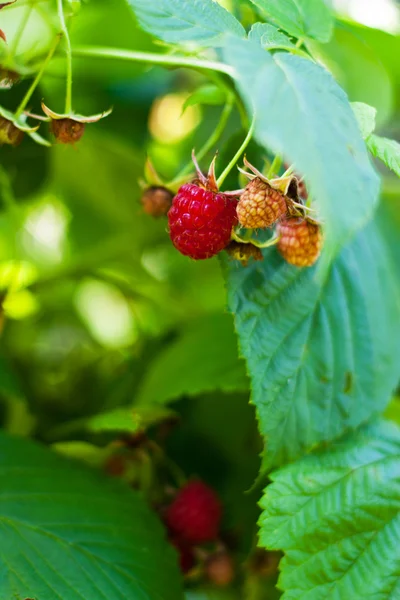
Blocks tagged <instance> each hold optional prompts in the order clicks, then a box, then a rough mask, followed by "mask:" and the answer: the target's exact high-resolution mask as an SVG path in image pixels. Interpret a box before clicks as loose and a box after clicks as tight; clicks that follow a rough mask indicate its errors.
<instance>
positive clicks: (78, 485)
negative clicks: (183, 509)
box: [0, 434, 182, 600]
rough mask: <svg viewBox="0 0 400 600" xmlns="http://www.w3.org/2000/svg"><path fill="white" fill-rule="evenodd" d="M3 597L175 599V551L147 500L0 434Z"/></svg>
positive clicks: (0, 581)
mask: <svg viewBox="0 0 400 600" xmlns="http://www.w3.org/2000/svg"><path fill="white" fill-rule="evenodd" d="M0 526H1V545H0V589H1V597H2V598H4V600H5V599H6V598H7V599H10V600H11V598H28V597H29V598H37V599H38V600H56V599H61V598H62V599H63V600H89V599H92V598H93V599H94V598H96V599H98V600H102V599H104V600H106V599H107V600H126V599H127V598H132V599H133V598H135V599H137V600H139V599H140V600H167V599H170V600H177V599H179V598H182V590H181V585H180V577H179V573H178V568H177V564H176V559H175V557H174V554H173V551H172V549H171V548H170V547H169V546H168V545H167V543H166V541H165V540H164V536H163V532H162V528H161V526H160V524H159V523H158V522H157V520H156V518H155V517H154V515H152V513H151V512H150V510H149V509H148V508H147V507H146V505H145V503H144V501H143V500H142V499H141V498H140V497H139V496H138V495H137V494H134V493H133V492H131V491H130V490H129V489H128V488H125V487H124V486H123V485H122V484H118V483H116V482H114V481H113V480H108V479H105V478H103V477H102V476H100V474H98V473H97V472H95V471H90V470H88V469H84V468H82V467H79V466H78V465H76V464H75V463H73V462H69V461H67V460H65V459H63V458H60V457H59V456H57V455H55V454H53V453H52V452H50V451H49V450H47V449H45V448H41V447H39V446H37V445H35V444H33V443H31V442H27V441H23V440H19V439H16V438H11V437H8V436H6V435H4V434H2V435H1V436H0Z"/></svg>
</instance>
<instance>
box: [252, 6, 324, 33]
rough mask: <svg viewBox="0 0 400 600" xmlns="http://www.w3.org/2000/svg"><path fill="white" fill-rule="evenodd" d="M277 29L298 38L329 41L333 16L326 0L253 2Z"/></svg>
mask: <svg viewBox="0 0 400 600" xmlns="http://www.w3.org/2000/svg"><path fill="white" fill-rule="evenodd" d="M251 1H252V2H253V4H255V5H256V6H257V7H258V8H259V9H260V10H261V12H262V13H264V14H266V15H267V16H268V17H269V18H270V19H271V21H273V23H275V25H277V27H280V28H281V29H283V30H284V31H287V32H288V33H289V34H290V35H294V36H295V37H297V38H313V39H315V40H318V41H320V42H327V41H329V39H330V37H331V35H332V32H333V15H332V13H331V11H330V10H329V9H328V7H327V6H326V4H325V2H324V0H251Z"/></svg>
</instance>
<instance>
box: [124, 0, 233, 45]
mask: <svg viewBox="0 0 400 600" xmlns="http://www.w3.org/2000/svg"><path fill="white" fill-rule="evenodd" d="M127 1H128V4H129V5H130V6H131V8H132V10H133V11H134V13H135V15H136V16H137V18H138V20H139V23H140V25H141V26H142V27H143V29H145V30H146V31H148V32H149V33H151V34H153V35H155V36H156V37H158V38H160V39H161V40H164V41H165V42H169V43H171V44H181V43H184V42H195V43H197V44H199V45H200V46H218V45H222V43H223V39H224V37H225V35H226V34H227V33H232V34H234V35H236V36H238V37H244V36H245V30H244V28H243V27H242V25H241V24H240V23H239V21H237V20H236V19H235V18H234V17H233V15H231V14H230V13H229V12H228V11H227V10H225V9H224V8H223V7H222V6H220V5H219V4H218V3H217V2H213V0H192V1H191V2H182V1H181V0H158V1H157V2H148V0H127Z"/></svg>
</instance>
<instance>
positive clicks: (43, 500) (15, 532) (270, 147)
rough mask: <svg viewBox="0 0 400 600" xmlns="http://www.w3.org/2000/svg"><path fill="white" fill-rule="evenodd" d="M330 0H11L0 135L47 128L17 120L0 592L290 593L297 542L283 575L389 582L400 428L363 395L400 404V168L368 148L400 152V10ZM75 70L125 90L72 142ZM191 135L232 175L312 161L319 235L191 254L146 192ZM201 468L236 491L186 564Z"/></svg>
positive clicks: (181, 177) (97, 104)
mask: <svg viewBox="0 0 400 600" xmlns="http://www.w3.org/2000/svg"><path fill="white" fill-rule="evenodd" d="M330 4H331V3H330V2H328V1H326V2H325V1H324V0H253V1H252V2H248V0H217V1H215V0H191V1H188V0H160V1H150V0H115V2H111V3H110V2H109V0H96V1H92V2H89V1H82V2H80V1H79V0H58V2H54V1H52V2H50V0H41V2H36V1H35V0H17V1H16V2H15V3H11V4H9V5H7V6H4V7H2V5H1V3H0V7H2V8H4V10H1V32H2V36H3V32H4V35H5V36H6V38H7V42H4V40H3V39H0V63H1V64H0V87H3V88H4V89H3V91H2V98H1V104H2V106H1V107H0V117H1V116H2V119H3V120H2V121H1V123H0V126H2V127H3V129H2V131H3V138H4V136H6V134H7V127H8V124H7V119H8V120H11V121H12V122H14V123H16V125H17V126H18V127H20V128H21V129H24V130H26V129H28V128H35V130H30V131H26V134H27V135H25V137H24V140H23V141H22V143H21V146H20V147H18V148H11V147H9V146H4V147H2V148H1V165H2V166H1V169H0V212H1V214H0V233H1V235H0V258H1V263H0V284H1V285H0V287H1V289H0V336H1V345H2V349H1V355H0V422H1V426H2V428H3V430H4V431H5V433H1V434H0V467H1V468H0V478H1V481H0V504H1V506H0V523H1V525H2V538H1V544H0V596H1V599H2V600H3V597H4V600H11V599H15V600H17V599H18V600H22V599H25V598H35V600H53V599H54V598H61V597H62V598H63V600H79V599H81V600H82V599H83V598H85V600H94V599H95V598H96V600H97V598H99V599H101V598H104V599H106V598H107V600H113V599H115V600H119V599H121V600H122V598H127V599H131V598H135V600H136V599H138V600H139V599H140V600H161V599H162V600H169V599H171V600H178V599H179V598H183V597H186V598H187V599H188V600H189V599H190V600H206V599H207V600H208V599H209V600H211V599H213V600H243V599H245V600H272V599H275V598H278V597H279V596H280V591H279V589H277V586H276V583H277V578H278V562H279V560H280V557H281V552H280V551H281V550H282V551H283V552H284V553H285V557H284V558H283V561H282V563H281V567H282V569H281V573H282V574H281V577H280V582H279V585H280V587H281V588H282V590H283V595H284V596H283V597H284V598H285V599H287V600H289V599H290V600H300V599H305V598H307V599H310V600H322V599H325V598H328V597H329V598H333V599H334V600H335V599H337V600H341V599H342V598H343V599H345V600H358V599H360V600H361V599H362V598H364V597H365V598H371V599H372V598H374V600H389V599H392V598H397V597H398V596H399V594H400V588H399V575H400V573H399V567H398V565H399V561H400V556H399V550H398V537H399V525H398V514H399V508H400V506H399V497H400V479H399V472H400V464H399V455H400V448H399V445H400V433H399V430H398V429H396V427H395V426H392V425H390V424H389V423H387V422H383V421H382V422H378V424H375V425H374V424H371V423H373V422H374V421H373V419H375V418H376V417H377V415H380V414H384V416H385V418H388V419H392V420H393V421H394V422H397V423H398V422H399V414H400V411H399V402H398V395H399V391H398V389H396V384H398V380H399V373H400V369H399V367H398V356H399V355H400V352H399V351H400V341H399V340H400V301H399V282H400V269H399V267H398V264H400V255H399V249H398V248H399V244H398V234H399V229H400V211H399V208H398V207H399V204H398V197H399V194H400V183H399V180H398V179H397V178H396V177H393V176H392V175H391V174H390V173H389V172H388V171H387V170H386V169H380V170H379V173H380V177H379V178H378V176H377V173H376V172H375V171H374V169H373V167H372V161H371V158H372V157H371V156H370V155H369V154H371V155H373V156H374V157H376V158H379V159H381V160H382V161H383V162H384V163H385V164H386V165H387V166H388V167H389V168H391V169H392V170H393V171H394V172H395V173H397V174H398V175H399V174H400V166H399V165H400V151H399V148H400V144H399V143H398V141H395V140H390V139H389V137H390V136H393V137H396V134H397V129H398V127H397V124H398V116H399V111H400V104H399V100H398V98H399V97H400V94H399V93H398V92H399V90H400V67H399V61H398V55H399V48H400V37H399V36H398V35H390V34H388V33H386V32H383V31H378V30H375V29H372V28H368V27H365V26H361V25H360V24H357V23H354V22H350V21H348V20H346V21H344V20H341V16H340V15H338V14H334V13H333V11H332V10H331V8H330V7H329V5H330ZM229 11H231V12H229ZM64 19H65V21H66V23H65V24H64ZM259 20H265V21H266V22H257V21H259ZM61 30H62V32H63V33H62V37H61V38H60V37H59V36H60V33H59V32H60V31H61ZM67 30H68V31H67ZM67 34H70V41H71V54H70V52H69V50H70V44H69V40H68V37H69V36H68V35H67ZM149 34H150V35H149ZM62 38H64V39H62ZM157 38H158V39H157ZM246 38H248V39H246ZM58 43H59V44H60V45H59V46H57V45H58ZM56 46H57V51H56V52H55V53H54V55H52V54H51V52H49V51H50V50H52V49H55V48H56ZM46 57H47V58H46ZM70 66H71V67H72V79H73V87H72V89H71V87H70V86H69V85H67V86H66V79H67V81H70V80H71V78H70V77H68V78H66V77H65V75H66V73H70V70H69V68H70ZM10 71H11V74H10ZM14 72H15V74H18V77H19V79H20V83H19V85H14V86H12V83H13V81H14V80H15V79H16V75H15V76H13V73H14ZM66 87H67V90H66ZM342 88H343V89H342ZM71 96H72V100H73V102H72V104H73V106H72V109H73V111H74V114H87V115H95V114H98V113H100V112H101V111H103V110H105V109H107V108H108V107H110V106H113V107H114V110H113V112H112V114H110V116H109V117H108V118H107V119H105V120H104V121H103V120H102V121H100V122H98V123H87V126H86V130H85V132H84V135H83V137H82V139H81V140H79V142H77V143H76V144H75V145H73V146H69V147H68V146H65V145H62V144H55V143H54V135H53V133H52V126H51V124H49V123H45V124H43V123H42V122H41V120H40V114H39V113H40V111H41V99H42V98H44V99H45V102H46V106H48V107H49V109H50V111H52V112H54V111H58V113H57V114H64V113H65V112H68V113H69V112H70V111H69V109H68V110H67V111H66V110H64V108H63V107H64V106H65V105H69V98H70V97H71ZM66 100H67V102H66ZM16 107H20V108H19V109H18V108H16ZM372 107H376V110H375V108H372ZM24 108H26V109H28V111H29V114H24V112H23V109H24ZM50 114H51V113H50ZM15 115H19V116H17V117H16V116H15ZM38 116H39V119H37V117H38ZM4 119H5V120H6V121H5V122H4ZM38 125H39V126H40V130H39V133H37V132H36V127H37V126H38ZM375 130H376V133H375ZM43 132H44V133H43ZM42 134H43V136H44V137H38V136H41V135H42ZM380 136H388V137H380ZM4 139H5V141H9V140H7V139H6V138H4ZM244 140H245V141H244ZM50 142H51V144H52V146H51V147H50V148H49V147H48V145H49V144H50ZM38 143H39V144H41V145H40V146H39V145H38ZM43 144H44V145H43ZM193 148H195V149H196V155H197V156H198V158H199V163H200V169H201V170H203V171H204V172H206V171H207V169H208V167H209V164H210V162H211V160H212V157H213V156H215V154H216V153H218V161H217V163H216V167H217V172H218V175H219V176H220V179H219V184H220V188H221V190H223V191H227V190H239V189H242V188H243V187H244V186H245V185H246V183H247V179H246V177H245V176H244V175H243V174H242V173H239V172H238V171H237V169H236V167H237V166H239V167H241V166H242V158H243V156H244V155H245V154H246V155H247V158H248V160H249V161H250V162H251V163H252V164H254V165H255V166H256V167H257V169H259V170H260V171H262V172H263V174H267V173H269V175H271V174H276V175H282V174H283V172H284V171H285V169H286V168H287V167H289V168H290V169H291V170H292V171H293V173H295V174H296V176H297V177H298V178H302V177H304V184H305V186H301V188H302V193H301V196H302V198H305V197H306V194H303V192H305V191H308V199H307V209H304V210H308V209H311V210H312V211H314V212H310V213H309V214H310V215H312V216H313V217H315V219H316V220H317V221H319V222H320V223H321V227H322V232H323V236H324V248H323V253H322V256H321V259H320V260H319V262H318V263H317V264H316V265H315V266H314V267H312V268H309V269H306V268H304V269H299V268H295V267H293V266H290V265H289V264H287V263H286V262H284V260H283V259H282V258H281V257H280V255H279V252H278V251H277V250H276V249H275V248H269V249H268V250H267V249H264V250H263V261H260V260H257V261H253V259H250V260H249V263H248V265H246V266H243V265H242V264H240V262H238V261H236V260H234V259H233V258H232V255H229V258H228V255H227V254H225V253H223V254H222V256H220V257H219V258H220V261H218V260H207V261H190V260H189V259H187V257H185V256H182V255H180V254H179V253H178V252H177V251H176V250H175V248H174V247H173V245H172V244H171V240H170V237H169V235H168V223H167V220H166V219H165V218H164V217H160V218H158V219H153V218H151V217H150V216H149V215H148V214H145V209H148V205H147V204H146V203H145V202H144V201H143V198H142V194H143V190H144V189H145V188H147V187H149V186H152V185H164V186H166V187H168V188H169V189H170V190H171V192H172V195H173V194H174V193H176V191H177V190H178V188H179V186H180V185H181V184H182V183H184V182H189V181H193V178H194V177H195V170H194V167H193V164H192V162H191V161H190V154H191V151H192V149H193ZM368 151H369V153H368ZM286 163H287V164H286ZM376 163H377V166H378V167H379V166H380V165H379V163H378V161H376ZM221 174H222V175H221ZM381 184H382V185H381ZM305 187H306V188H307V189H305ZM292 188H293V184H292ZM292 188H290V190H291V191H293V189H292ZM380 189H381V190H382V203H381V206H380V207H379V211H377V217H375V208H376V207H377V204H378V196H379V190H380ZM235 194H236V195H237V196H239V194H240V192H238V191H236V192H234V193H233V196H235ZM167 196H168V194H167ZM141 199H142V202H141ZM145 199H146V200H148V196H146V197H145ZM304 201H305V200H304ZM191 208H192V206H191ZM297 209H299V207H298V206H297ZM307 214H308V213H307ZM275 231H276V229H275ZM234 235H235V236H236V237H238V236H239V237H243V239H244V241H247V242H248V241H250V240H252V242H253V243H255V244H257V245H260V244H261V245H262V243H263V242H265V241H267V240H269V237H270V235H273V234H272V232H270V231H260V230H256V231H254V232H252V231H245V230H243V229H241V228H239V227H237V228H235V231H234ZM383 238H384V239H383ZM275 241H276V240H275ZM247 248H248V246H247ZM230 250H232V251H235V250H236V251H237V252H239V247H238V246H233V249H232V247H231V249H230ZM388 251H389V252H388ZM390 255H391V258H392V259H393V258H394V260H393V261H392V262H391V260H390ZM238 256H239V257H240V254H238ZM256 258H257V259H259V258H260V256H257V255H256ZM244 262H245V261H244ZM221 263H222V266H223V274H222V275H221V268H220V266H221ZM226 295H227V296H228V308H229V310H230V311H231V312H232V313H233V318H232V316H231V315H230V314H229V315H227V314H225V309H226V306H225V305H226ZM235 328H236V334H237V335H235ZM237 340H238V341H239V348H240V354H241V356H240V357H239V356H238V343H237ZM250 393H251V400H252V403H251V404H252V405H249V402H248V400H249V394H250ZM172 402H174V406H173V410H171V408H170V407H169V404H170V403H172ZM254 408H255V410H254ZM255 415H256V417H257V418H255ZM6 432H7V433H6ZM10 434H13V435H18V436H21V437H22V436H24V437H32V438H36V439H37V440H39V441H41V442H42V443H47V444H48V445H50V446H51V447H52V448H53V450H57V451H58V453H59V454H63V455H64V457H63V458H62V457H60V456H57V454H53V452H51V451H50V450H46V449H45V448H44V447H43V446H42V447H40V446H37V445H35V444H34V443H32V442H29V441H26V440H23V439H15V438H13V437H11V436H10ZM263 448H264V454H263V464H262V473H261V475H262V476H264V475H265V474H266V472H267V471H268V472H270V470H271V469H275V468H279V470H277V471H275V472H274V473H272V475H271V479H272V483H270V484H269V485H268V486H267V488H266V490H265V494H264V498H263V500H262V508H263V511H264V512H263V516H262V518H261V520H260V527H261V538H260V539H261V544H262V545H263V546H265V547H266V548H268V549H269V550H268V551H264V550H263V549H258V550H257V549H256V547H255V546H256V543H257V541H256V540H257V521H258V520H259V516H260V510H259V507H258V504H257V502H258V499H259V495H260V492H259V489H257V485H253V482H254V480H255V479H256V477H257V472H258V471H259V466H260V453H262V451H263ZM66 457H68V460H67V458H66ZM72 459H74V460H72ZM78 461H79V462H81V463H84V464H86V465H87V467H86V468H82V467H81V466H79V464H78ZM288 463H290V464H289V466H288ZM285 465H286V466H285ZM88 467H90V468H88ZM103 471H107V473H109V474H110V475H112V476H113V477H114V479H111V478H110V477H106V476H105V475H104V473H102V472H103ZM191 477H199V478H201V479H203V480H204V482H206V483H207V484H208V485H210V486H211V487H213V488H214V490H215V492H216V493H217V494H218V495H219V497H220V500H221V504H222V507H223V519H222V524H221V528H220V531H219V534H218V539H216V540H214V541H213V542H212V543H210V544H207V545H204V546H203V545H200V547H199V548H196V549H195V569H194V570H193V571H192V572H191V573H190V574H189V575H188V577H187V579H186V576H181V575H180V574H179V572H178V561H177V556H176V553H175V552H174V551H173V549H172V548H171V545H172V543H173V542H172V540H171V539H170V538H171V532H169V534H168V538H169V539H167V532H163V528H162V526H161V524H160V522H159V521H160V518H161V519H162V518H163V514H164V511H165V509H166V507H167V506H168V504H169V503H170V502H171V500H172V498H173V496H174V493H175V491H176V490H177V488H179V486H181V485H183V484H184V482H185V481H187V480H188V479H189V478H191ZM117 479H121V480H122V481H124V482H125V484H126V485H123V484H122V481H117ZM259 480H260V479H259ZM128 485H129V486H131V488H134V490H135V491H133V489H129V488H128ZM245 490H249V491H248V493H244V492H245ZM174 541H175V543H176V540H174ZM222 548H223V549H224V550H225V551H226V552H227V553H228V555H229V556H230V557H231V558H232V561H233V565H234V573H233V575H232V576H233V580H232V581H231V582H226V583H227V584H226V586H225V587H224V586H222V587H220V586H219V585H217V583H218V582H217V581H215V580H214V579H213V577H212V575H211V574H210V573H209V572H208V567H209V560H208V559H209V558H210V555H211V556H212V554H213V553H214V552H216V551H219V550H220V549H222ZM205 563H206V564H205ZM228 575H229V573H228ZM182 588H186V589H182Z"/></svg>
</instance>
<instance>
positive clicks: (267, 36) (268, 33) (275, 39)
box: [249, 23, 294, 50]
mask: <svg viewBox="0 0 400 600" xmlns="http://www.w3.org/2000/svg"><path fill="white" fill-rule="evenodd" d="M249 40H254V41H256V42H258V43H259V44H260V45H261V47H262V48H264V50H269V49H273V48H287V49H289V50H290V49H291V48H294V44H292V42H291V41H290V39H289V38H288V37H287V35H285V34H284V33H282V32H281V31H279V29H277V28H276V27H274V26H273V25H270V24H269V23H254V25H253V26H252V28H251V29H250V31H249Z"/></svg>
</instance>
